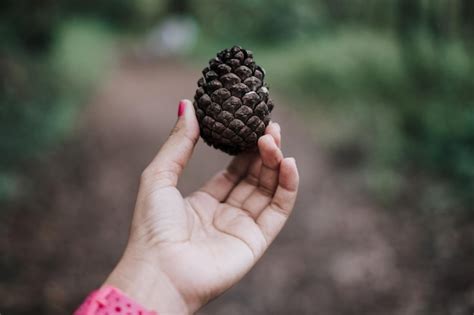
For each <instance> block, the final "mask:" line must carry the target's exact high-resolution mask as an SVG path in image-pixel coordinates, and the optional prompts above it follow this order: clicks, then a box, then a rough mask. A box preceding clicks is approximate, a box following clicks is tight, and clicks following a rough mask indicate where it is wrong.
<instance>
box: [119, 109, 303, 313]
mask: <svg viewBox="0 0 474 315" xmlns="http://www.w3.org/2000/svg"><path fill="white" fill-rule="evenodd" d="M187 105H188V106H186V110H185V111H184V115H182V116H181V118H180V119H178V123H177V125H176V128H175V129H174V131H173V132H172V134H171V136H170V138H169V139H168V141H167V142H166V143H165V144H164V145H163V147H162V149H161V150H160V152H159V154H158V155H157V156H156V158H155V159H154V160H153V161H152V163H151V164H150V165H149V166H148V167H147V169H146V170H145V171H144V173H143V175H142V182H141V186H140V191H139V194H138V199H137V204H136V208H135V213H134V218H133V223H132V230H131V235H130V240H129V245H128V247H129V248H128V249H127V251H128V252H131V253H132V254H130V255H129V256H134V257H140V258H139V259H137V260H145V261H146V262H147V263H146V266H147V267H144V268H149V269H154V271H153V273H154V274H155V273H156V274H159V275H160V277H159V278H160V279H161V280H160V281H162V282H166V286H167V287H168V290H172V291H173V292H174V293H175V294H173V296H176V297H177V298H178V299H180V301H177V302H174V303H175V304H180V303H182V305H183V306H184V308H183V309H186V312H194V311H196V310H197V309H199V308H200V307H201V306H202V305H204V304H205V303H206V302H207V301H209V300H210V299H212V298H213V297H216V296H217V295H219V294H220V293H222V292H223V291H224V290H226V289H228V288H229V287H231V286H232V285H234V284H235V283H236V282H237V281H238V280H239V279H241V278H242V277H243V276H244V275H245V274H246V273H247V272H248V271H249V270H250V269H251V267H252V266H253V265H254V264H255V263H256V262H257V260H258V259H259V258H260V257H261V256H262V254H263V253H264V252H265V250H266V249H267V248H268V246H269V245H270V243H271V242H272V241H273V239H274V238H275V237H276V235H277V234H278V232H279V231H280V230H281V228H282V227H283V225H284V223H285V222H286V220H287V218H288V216H289V214H290V212H291V210H292V208H293V205H294V202H295V199H296V193H297V188H298V173H297V169H296V165H295V161H294V159H292V158H286V159H285V158H283V154H282V152H281V150H280V148H279V147H280V141H281V140H280V139H281V136H280V127H279V125H278V124H275V123H271V124H270V125H269V126H268V127H267V129H266V135H264V136H263V137H261V138H260V139H259V142H258V152H255V153H245V154H242V155H239V156H237V157H235V158H234V159H233V160H232V162H231V163H230V165H229V166H228V168H227V169H226V170H223V171H221V172H219V173H218V174H216V175H215V176H214V177H213V178H212V179H211V180H209V181H208V182H207V183H206V184H205V185H204V186H203V187H201V188H200V189H199V190H198V191H196V192H194V193H192V194H191V195H190V196H188V197H186V198H183V196H182V195H181V193H180V192H179V190H178V189H177V188H176V185H177V182H178V178H179V176H180V174H181V172H182V170H183V168H184V167H185V165H186V163H187V161H188V160H189V158H190V157H191V154H192V151H193V148H194V145H195V143H196V141H197V139H198V137H199V128H198V125H197V121H196V118H195V115H194V111H193V109H192V105H190V103H187ZM145 257H146V258H145ZM141 266H142V267H143V264H142V265H141ZM111 277H112V276H111ZM163 279H164V280H163ZM112 280H114V279H112ZM114 281H115V282H116V280H114ZM114 281H112V282H114ZM175 310H176V311H172V310H170V311H169V312H170V313H174V312H176V313H181V312H182V311H178V306H176V308H175ZM159 311H160V314H162V313H164V311H163V308H162V309H161V310H159Z"/></svg>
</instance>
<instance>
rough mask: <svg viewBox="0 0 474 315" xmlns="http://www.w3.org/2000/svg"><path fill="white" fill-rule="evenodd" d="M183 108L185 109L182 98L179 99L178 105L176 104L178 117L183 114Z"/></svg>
mask: <svg viewBox="0 0 474 315" xmlns="http://www.w3.org/2000/svg"><path fill="white" fill-rule="evenodd" d="M185 110H186V102H185V101H184V100H183V101H180V102H179V106H178V117H181V116H183V114H184V111H185Z"/></svg>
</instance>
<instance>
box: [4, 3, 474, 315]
mask: <svg viewBox="0 0 474 315" xmlns="http://www.w3.org/2000/svg"><path fill="white" fill-rule="evenodd" d="M0 40H1V43H0V73H1V77H0V80H1V82H0V205H3V206H2V209H1V211H0V236H1V237H2V243H0V244H3V245H1V246H2V247H1V248H2V250H1V254H0V255H1V256H0V288H1V289H2V290H5V292H6V293H3V295H5V294H6V295H8V294H9V291H7V289H8V288H10V287H11V286H12V284H11V283H15V282H16V281H17V280H18V279H17V276H16V275H18V274H19V271H17V270H16V269H15V268H23V267H24V265H23V263H18V262H17V261H16V259H18V258H15V256H14V255H13V254H11V252H9V251H8V249H10V251H12V248H13V247H15V246H16V245H15V243H14V237H12V236H11V233H12V231H11V222H12V220H11V219H9V218H11V217H14V215H15V214H14V213H15V211H24V209H25V207H28V206H26V205H28V204H29V203H28V200H29V199H31V200H33V201H34V200H35V199H34V198H32V197H31V196H32V195H34V194H35V192H36V193H38V190H39V191H41V187H38V183H42V180H39V181H36V182H35V180H34V175H32V173H33V174H34V173H35V172H34V171H33V172H32V171H31V169H32V168H33V169H34V168H35V167H37V165H44V164H41V163H43V162H41V163H40V164H37V163H39V162H37V161H42V160H43V159H44V158H45V157H48V156H49V155H50V154H51V152H57V151H58V150H60V149H58V148H61V147H67V143H70V142H71V141H73V140H71V139H75V137H74V133H75V132H76V129H75V128H76V126H77V121H78V120H79V117H81V115H83V112H84V111H86V110H87V106H86V105H87V104H89V103H90V102H91V100H92V99H93V96H94V95H96V94H95V93H96V92H97V90H98V88H99V87H101V82H104V80H107V77H108V75H109V74H110V72H111V70H110V69H113V68H114V67H116V64H117V63H120V62H121V60H123V59H124V58H125V59H127V58H128V59H130V56H133V58H132V59H134V60H139V64H140V67H144V66H145V67H146V65H147V64H153V65H154V64H156V63H157V62H158V63H160V62H161V63H162V62H172V63H173V64H174V63H175V62H176V60H178V62H179V64H184V65H186V67H189V68H192V69H196V70H195V71H194V72H195V74H196V80H197V78H198V75H199V68H201V67H203V66H204V64H205V63H206V62H207V60H208V59H209V58H211V57H212V56H213V55H214V54H215V53H216V52H217V51H218V50H219V49H222V48H224V47H228V46H229V47H230V46H232V45H234V44H239V45H241V46H243V47H246V48H250V49H252V50H253V51H254V52H255V55H256V59H257V62H258V63H260V64H262V65H263V66H264V67H265V69H266V70H267V73H268V78H269V79H268V80H269V83H270V87H271V90H272V92H273V93H277V94H278V95H279V96H280V97H281V99H282V100H284V101H283V102H285V103H287V104H291V106H287V110H288V111H290V112H292V113H296V116H297V117H298V118H297V119H298V121H300V123H299V124H298V125H300V126H304V129H305V130H307V131H308V133H309V134H310V135H311V136H312V137H314V139H315V140H314V141H317V142H318V143H319V144H320V145H321V148H322V150H324V152H325V153H324V154H325V155H326V156H327V157H328V159H329V160H330V161H331V165H332V166H333V167H335V168H336V169H338V172H339V173H341V174H345V172H346V173H347V174H351V175H350V176H356V177H357V178H358V180H357V183H358V184H360V185H362V187H363V190H364V192H365V193H366V195H367V196H370V198H371V199H372V200H371V202H373V204H375V205H377V207H378V208H379V209H382V210H380V211H383V212H384V213H383V215H384V216H386V217H388V218H389V219H388V221H391V220H393V222H408V221H409V222H412V223H413V222H416V225H415V226H416V229H418V230H417V233H416V235H417V241H416V242H417V244H420V246H417V247H416V251H417V253H416V255H414V256H410V257H412V258H411V259H412V261H410V263H408V265H410V266H415V267H413V268H415V269H417V270H418V269H421V270H424V271H426V272H428V273H429V274H430V276H429V279H430V280H429V286H430V287H431V288H430V292H429V293H427V294H426V295H424V296H423V298H422V300H423V303H421V302H420V303H421V304H422V306H420V307H419V308H418V309H417V310H416V311H407V310H405V311H404V312H402V311H400V313H393V314H472V312H473V311H474V267H473V266H474V2H473V1H471V0H416V1H415V0H384V1H375V0H371V1H367V0H365V1H361V0H337V1H335V0H302V1H285V0H272V1H270V0H253V1H252V0H241V1H230V0H219V1H214V0H213V1H211V0H200V1H197V0H189V1H164V0H161V1H160V0H137V1H126V0H116V1H108V0H95V1H91V0H82V1H78V0H70V1H57V0H41V1H29V0H19V1H13V0H3V1H1V3H0ZM124 55H125V56H126V57H124ZM157 60H161V61H157ZM163 60H164V61H163ZM170 60H171V61H170ZM122 62H123V61H122ZM135 62H137V61H135ZM177 69H178V70H179V68H177ZM178 70H176V71H178ZM170 71H174V70H170ZM192 93H193V91H192V90H183V92H182V97H186V96H187V97H191V96H192V95H193V94H192ZM173 119H174V118H173ZM289 141H301V140H298V139H290V140H289ZM304 145H306V144H303V146H304ZM91 150H92V149H91ZM71 154H72V153H71ZM308 167H311V165H309V166H308ZM77 176H80V175H77ZM342 177H343V179H342V181H344V175H342ZM85 198H87V197H85ZM303 198H304V197H303ZM306 198H310V197H308V196H307V197H306ZM25 200H26V201H25ZM33 201H32V202H31V203H33ZM310 202H311V200H308V203H310ZM35 211H40V213H44V212H47V211H48V209H46V208H45V209H35ZM394 230H395V232H394V234H397V232H396V230H397V227H396V226H395V227H394ZM402 231H403V229H401V228H400V233H402ZM315 250H317V249H315ZM395 253H397V248H396V246H395ZM413 257H414V258H413ZM417 257H418V258H419V260H417V259H418V258H417ZM400 259H402V258H400ZM401 261H402V260H401ZM397 263H400V264H404V263H403V262H400V261H398V262H397ZM36 272H38V271H36ZM403 276H404V274H401V275H400V277H403ZM316 279H317V278H316ZM302 281H304V280H302ZM315 281H317V280H315ZM92 283H93V282H92ZM91 289H92V288H91ZM262 289H263V290H264V287H262ZM85 290H86V289H85V288H83V289H82V291H81V292H79V293H77V294H76V293H75V294H76V295H73V294H71V298H72V299H73V300H72V301H71V300H67V301H66V302H64V305H66V306H67V307H71V305H73V303H75V302H77V299H79V298H80V294H82V293H84V292H86V291H85ZM420 290H421V289H420ZM0 291H1V290H0ZM1 292H3V291H1ZM18 292H22V291H18ZM310 293H311V292H310ZM315 294H316V293H315ZM65 295H66V296H67V295H68V293H65ZM37 299H38V301H36V302H34V303H33V302H32V303H33V304H31V303H30V306H25V307H23V308H22V307H19V306H17V304H15V302H10V303H9V304H5V305H2V302H1V301H0V312H1V313H2V314H3V313H4V312H5V314H32V313H35V314H54V313H55V312H54V311H52V309H53V310H54V306H48V305H47V304H48V302H47V301H45V298H44V296H40V297H37ZM65 299H66V298H65ZM420 299H421V298H420ZM353 302H354V303H356V302H355V300H354V301H353ZM376 302H377V303H378V304H380V303H381V302H380V300H376ZM5 303H6V302H5ZM377 303H376V304H377ZM382 304H383V303H382ZM31 305H33V306H31ZM388 305H389V306H388V309H385V310H384V311H383V312H382V311H380V309H379V310H378V311H377V310H376V311H372V313H371V311H369V309H368V308H367V309H365V308H362V309H361V308H347V309H345V308H339V309H338V310H337V311H336V310H335V309H330V308H328V310H329V313H327V312H326V313H325V312H322V314H323V313H324V314H380V313H384V314H392V313H391V312H390V308H391V306H390V304H388ZM2 307H3V308H2ZM28 307H30V308H28ZM51 307H52V308H51ZM301 307H303V306H301ZM312 307H313V309H315V311H314V312H311V311H309V310H306V309H303V308H302V309H299V311H300V312H301V313H318V314H319V312H317V310H316V309H317V307H318V305H313V306H312ZM237 309H238V308H237ZM393 309H394V308H393ZM293 310H298V309H297V308H295V309H293ZM331 310H332V313H331ZM280 311H281V313H284V312H285V309H284V308H283V309H280ZM289 311H291V310H288V309H287V310H286V312H287V313H288V312H289ZM56 313H58V314H59V313H61V312H59V311H57V310H56ZM237 313H239V312H237ZM262 313H265V312H262Z"/></svg>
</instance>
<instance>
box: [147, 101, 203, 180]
mask: <svg viewBox="0 0 474 315" xmlns="http://www.w3.org/2000/svg"><path fill="white" fill-rule="evenodd" d="M198 138H199V125H198V122H197V119H196V115H195V114H194V108H193V104H192V103H191V101H189V100H182V101H180V102H179V106H178V120H177V122H176V125H175V127H174V128H173V130H172V131H171V134H170V136H169V137H168V140H166V142H165V143H164V144H163V146H162V147H161V149H160V151H159V152H158V154H157V155H156V157H155V158H154V159H153V161H152V162H151V163H150V165H149V166H148V167H147V169H146V170H145V171H144V173H143V175H144V177H147V179H149V180H151V181H152V182H153V184H154V185H159V186H161V187H165V186H176V185H177V183H178V178H179V176H180V175H181V173H182V171H183V169H184V167H185V166H186V164H187V162H188V160H189V159H190V157H191V155H192V153H193V150H194V146H195V145H196V142H197V140H198Z"/></svg>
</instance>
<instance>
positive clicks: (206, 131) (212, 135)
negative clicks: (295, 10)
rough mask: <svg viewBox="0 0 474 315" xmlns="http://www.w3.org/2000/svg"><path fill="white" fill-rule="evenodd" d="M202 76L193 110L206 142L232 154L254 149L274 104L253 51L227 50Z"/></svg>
mask: <svg viewBox="0 0 474 315" xmlns="http://www.w3.org/2000/svg"><path fill="white" fill-rule="evenodd" d="M202 73H203V77H202V78H200V79H199V81H198V86H199V87H198V89H197V90H196V94H195V96H194V108H195V111H196V116H197V119H198V121H199V127H200V131H201V137H202V138H203V139H204V142H206V143H207V144H208V145H210V146H213V147H214V148H216V149H219V150H222V151H224V152H226V153H228V154H231V155H236V154H239V153H241V152H244V151H249V150H252V149H253V148H255V147H256V145H257V141H258V138H260V137H261V136H262V135H263V134H264V133H265V128H266V126H267V125H268V123H269V122H270V113H271V111H272V109H273V103H272V100H271V99H270V98H269V97H268V87H267V86H266V84H265V81H264V78H265V71H264V70H263V69H262V68H261V67H260V66H258V65H256V64H255V62H254V60H253V55H252V52H251V51H249V50H245V49H243V48H241V47H239V46H234V47H232V48H231V49H224V50H222V51H221V52H219V53H218V54H217V56H216V57H215V58H213V59H211V60H210V61H209V66H208V67H206V68H205V69H204V70H203V71H202Z"/></svg>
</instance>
